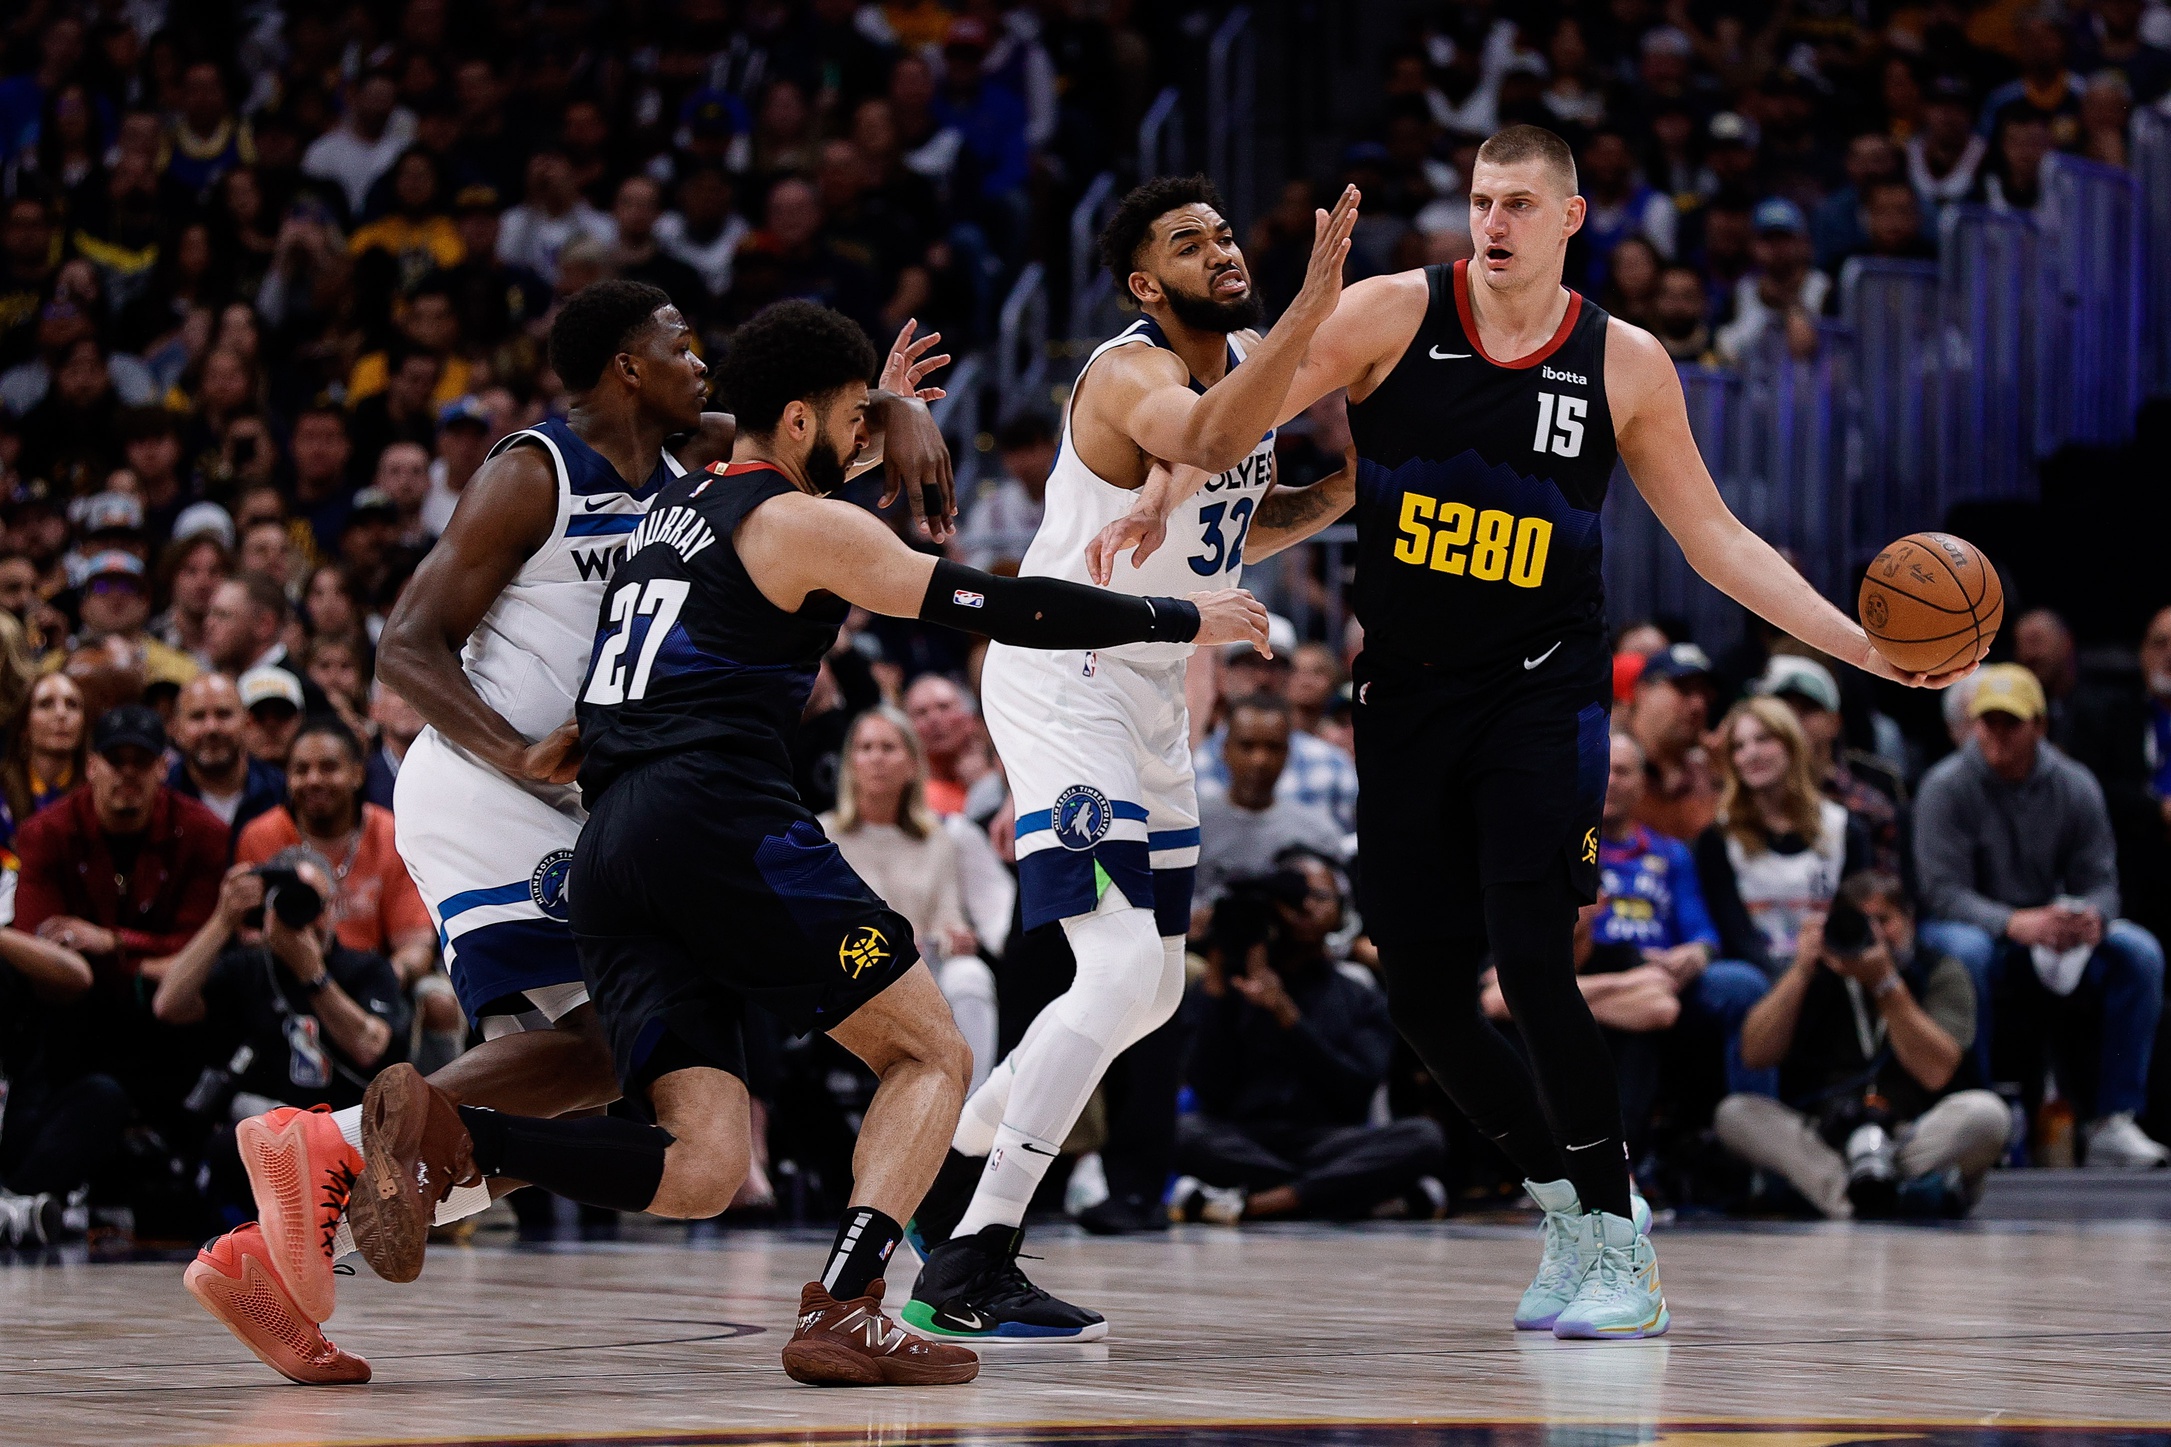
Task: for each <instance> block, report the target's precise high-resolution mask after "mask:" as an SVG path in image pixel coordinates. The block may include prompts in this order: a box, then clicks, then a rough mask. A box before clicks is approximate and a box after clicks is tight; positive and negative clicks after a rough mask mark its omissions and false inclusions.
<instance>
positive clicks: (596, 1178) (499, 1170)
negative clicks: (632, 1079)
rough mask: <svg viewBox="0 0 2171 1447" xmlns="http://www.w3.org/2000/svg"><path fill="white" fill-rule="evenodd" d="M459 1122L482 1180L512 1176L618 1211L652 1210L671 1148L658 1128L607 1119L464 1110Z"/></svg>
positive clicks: (475, 1108)
mask: <svg viewBox="0 0 2171 1447" xmlns="http://www.w3.org/2000/svg"><path fill="white" fill-rule="evenodd" d="M460 1123H461V1124H462V1125H465V1126H466V1127H467V1133H468V1134H469V1135H471V1136H473V1137H474V1138H475V1168H476V1169H477V1170H479V1171H481V1172H482V1173H483V1174H484V1175H485V1176H510V1177H512V1178H513V1179H514V1180H516V1181H526V1182H527V1183H528V1184H529V1185H531V1186H541V1187H542V1188H543V1189H544V1190H546V1191H549V1192H552V1193H553V1194H555V1195H560V1196H563V1197H565V1198H566V1199H567V1200H568V1201H577V1202H579V1203H580V1204H581V1205H583V1206H607V1207H609V1208H610V1209H612V1210H614V1211H645V1210H647V1209H648V1204H649V1202H651V1201H653V1200H655V1199H656V1188H657V1187H658V1186H660V1185H662V1184H663V1156H664V1152H665V1151H666V1150H667V1149H669V1147H670V1145H671V1141H672V1135H671V1133H670V1132H669V1131H667V1130H664V1129H663V1128H661V1127H660V1126H653V1125H643V1124H641V1123H640V1122H639V1121H636V1120H620V1119H619V1118H617V1117H616V1116H608V1115H591V1116H583V1117H581V1118H579V1119H577V1120H537V1119H535V1118H534V1117H532V1116H525V1115H502V1114H500V1113H499V1112H497V1111H494V1110H486V1109H484V1108H482V1107H481V1106H474V1105H463V1106H461V1107H460Z"/></svg>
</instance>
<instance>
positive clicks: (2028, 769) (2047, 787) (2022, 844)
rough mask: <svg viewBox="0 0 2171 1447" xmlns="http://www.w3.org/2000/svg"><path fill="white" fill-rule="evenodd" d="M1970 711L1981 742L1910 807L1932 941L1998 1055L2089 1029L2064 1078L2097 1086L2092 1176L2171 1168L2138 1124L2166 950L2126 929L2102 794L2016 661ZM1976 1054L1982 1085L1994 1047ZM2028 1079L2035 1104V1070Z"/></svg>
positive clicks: (2071, 1084) (1985, 682) (1994, 668)
mask: <svg viewBox="0 0 2171 1447" xmlns="http://www.w3.org/2000/svg"><path fill="white" fill-rule="evenodd" d="M1968 713H1969V716H1970V717H1971V718H1972V719H1973V720H1974V733H1973V737H1972V738H1970V739H1969V741H1968V743H1967V746H1966V747H1965V748H1962V749H1961V750H1960V751H1959V752H1958V753H1956V754H1953V755H1952V756H1951V757H1949V758H1947V759H1945V760H1943V761H1942V762H1940V763H1939V764H1938V765H1937V766H1936V767H1935V768H1933V769H1931V770H1930V772H1929V774H1928V775H1927V776H1925V777H1924V779H1923V781H1922V789H1921V792H1920V793H1919V794H1918V795H1917V797H1916V801H1915V811H1916V830H1915V863H1916V869H1917V870H1918V872H1919V873H1920V875H1921V879H1922V893H1923V903H1924V906H1925V910H1926V912H1927V913H1928V914H1929V915H1930V916H1931V918H1932V920H1933V921H1935V922H1934V923H1933V924H1930V925H1926V926H1925V927H1924V930H1923V935H1924V938H1925V940H1926V941H1927V942H1928V943H1929V944H1930V945H1931V946H1932V947H1933V948H1936V949H1940V950H1943V951H1944V952H1946V953H1948V954H1952V955H1954V956H1957V957H1958V958H1959V960H1960V961H1961V962H1962V963H1963V964H1965V965H1966V966H1967V967H1968V972H1969V974H1970V975H1971V976H1972V977H1973V979H1974V981H1975V986H1976V994H1977V996H1978V998H1980V999H1982V1000H1983V1001H1984V1002H1985V1004H1986V1005H1987V1006H1990V1007H1992V1008H1991V1009H1988V1010H1986V1011H1985V1012H1984V1013H1985V1017H1986V1018H1989V1019H1991V1021H1992V1024H1993V1025H1994V1026H1995V1030H1996V1034H1997V1036H1998V1040H1999V1043H2000V1044H2001V1045H2007V1046H2010V1047H2012V1049H2013V1050H2014V1051H2017V1052H2021V1053H2025V1054H2027V1055H2030V1056H2032V1055H2034V1054H2035V1053H2036V1052H2038V1051H2040V1049H2041V1048H2042V1047H2043V1045H2044V1043H2045V1042H2046V1040H2048V1039H2050V1038H2051V1037H2052V1036H2053V1035H2054V1034H2055V1033H2057V1030H2058V1027H2059V1026H2060V1025H2068V1026H2070V1025H2074V1024H2081V1025H2092V1026H2094V1027H2095V1031H2096V1033H2097V1035H2098V1039H2099V1043H2098V1045H2097V1052H2096V1053H2097V1059H2096V1061H2095V1062H2094V1065H2095V1068H2094V1070H2093V1071H2092V1072H2091V1071H2089V1070H2087V1069H2086V1068H2083V1067H2081V1066H2080V1065H2078V1064H2077V1063H2076V1062H2070V1061H2069V1062H2067V1063H2066V1064H2065V1065H2064V1066H2062V1067H2061V1068H2060V1069H2059V1072H2058V1075H2059V1081H2060V1085H2061V1087H2062V1088H2065V1089H2067V1090H2068V1091H2069V1092H2071V1093H2073V1094H2076V1095H2080V1092H2081V1091H2082V1090H2084V1089H2085V1084H2084V1082H2086V1081H2088V1079H2089V1078H2090V1076H2091V1075H2092V1076H2093V1083H2094V1091H2093V1096H2094V1098H2093V1099H2092V1100H2090V1099H2088V1098H2087V1097H2086V1096H2085V1095H2080V1098H2079V1099H2078V1100H2076V1105H2078V1106H2080V1107H2082V1108H2084V1109H2087V1110H2088V1111H2089V1115H2090V1118H2089V1120H2088V1124H2087V1126H2086V1127H2085V1128H2084V1130H2083V1131H2082V1141H2083V1144H2084V1149H2085V1161H2086V1163H2087V1164H2089V1165H2092V1166H2162V1165H2166V1164H2171V1152H2167V1151H2166V1150H2165V1149H2164V1147H2163V1146H2161V1145H2159V1144H2158V1143H2157V1142H2155V1141H2153V1140H2151V1139H2150V1138H2149V1137H2148V1136H2147V1135H2146V1134H2144V1133H2143V1132H2142V1130H2141V1128H2140V1126H2138V1125H2136V1124H2135V1123H2134V1116H2135V1114H2136V1113H2137V1112H2139V1111H2140V1110H2141V1109H2142V1108H2143V1105H2144V1104H2145V1102H2146V1100H2147V1092H2148V1064H2149V1054H2150V1051H2151V1049H2152V1047H2153V1045H2154V1042H2155V1038H2156V1024H2157V1019H2158V1017H2159V1016H2160V1015H2161V1014H2162V1011H2163V970H2164V961H2163V948H2162V946H2160V945H2159V944H2158V943H2157V942H2156V938H2155V936H2153V935H2151V934H2150V933H2149V932H2148V931H2147V930H2145V929H2142V928H2141V927H2140V926H2139V925H2136V924H2133V923H2131V922H2130V921H2127V920H2123V919H2120V918H2119V917H2118V905H2119V895H2118V860H2117V855H2116V848H2115V845H2114V844H2113V841H2112V836H2111V821H2110V814H2109V811H2108V809H2107V808H2106V807H2105V805H2104V801H2103V789H2102V786H2101V785H2099V784H2098V783H2097V782H2096V781H2095V778H2094V777H2093V776H2092V775H2091V774H2089V772H2088V771H2087V770H2086V769H2084V768H2082V767H2081V766H2080V765H2079V764H2077V763H2075V762H2074V761H2073V760H2072V759H2070V758H2068V757H2067V756H2066V755H2065V754H2064V753H2063V752H2062V751H2060V750H2059V749H2058V747H2057V746H2056V745H2054V744H2052V743H2050V742H2049V741H2048V740H2047V739H2046V738H2045V736H2044V735H2045V732H2046V728H2047V722H2046V717H2045V715H2046V713H2047V709H2046V707H2045V703H2044V699H2043V687H2042V685H2041V684H2039V683H2037V682H2036V680H2035V675H2034V674H2032V673H2030V672H2028V670H2026V669H2025V668H2022V667H2021V666H2020V665H2019V664H2017V663H2002V664H1993V665H1991V666H1990V667H1988V668H1985V669H1983V670H1982V671H1981V672H1980V673H1979V674H1978V675H1977V684H1976V689H1975V697H1974V700H1973V702H1972V703H1970V704H1969V706H1968ZM1977 1057H1978V1059H1979V1060H1980V1061H1981V1063H1982V1064H1983V1066H1984V1067H1985V1073H1986V1074H1988V1070H1989V1067H1990V1065H1991V1063H1992V1055H1991V1052H1990V1050H1989V1048H1988V1043H1987V1042H1985V1043H1983V1044H1979V1045H1978V1046H1977ZM2012 1063H2013V1062H2011V1061H2008V1062H2007V1064H2008V1065H2010V1064H2012ZM2028 1074H2029V1075H2030V1076H2032V1077H2033V1079H2026V1078H2024V1079H2023V1080H2022V1084H2023V1087H2024V1088H2027V1089H2028V1094H2029V1095H2030V1096H2031V1097H2032V1096H2033V1094H2034V1090H2033V1089H2032V1087H2033V1086H2034V1084H2035V1083H2036V1081H2038V1080H2040V1070H2039V1069H2038V1068H2036V1067H2035V1066H2034V1065H2033V1064H2032V1063H2031V1065H2030V1069H2029V1071H2028ZM1992 1078H2004V1077H2003V1075H2002V1072H2001V1075H2000V1076H1993V1077H1992Z"/></svg>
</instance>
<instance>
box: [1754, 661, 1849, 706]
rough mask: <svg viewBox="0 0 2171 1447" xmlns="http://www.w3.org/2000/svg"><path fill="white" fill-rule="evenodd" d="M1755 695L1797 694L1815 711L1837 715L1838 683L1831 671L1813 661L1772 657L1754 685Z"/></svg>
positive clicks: (1774, 696)
mask: <svg viewBox="0 0 2171 1447" xmlns="http://www.w3.org/2000/svg"><path fill="white" fill-rule="evenodd" d="M1755 691H1756V692H1758V693H1761V694H1767V695H1769V696H1771V697H1773V698H1777V697H1778V696H1779V695H1781V694H1783V693H1798V694H1800V695H1801V696H1802V697H1803V698H1806V699H1808V700H1809V701H1810V702H1811V703H1813V704H1815V705H1816V706H1817V707H1818V708H1821V709H1824V710H1825V711H1827V712H1829V713H1838V712H1839V682H1838V680H1836V679H1834V678H1833V677H1832V670H1831V669H1829V668H1826V667H1825V666H1824V665H1823V664H1821V663H1819V662H1817V660H1815V659H1814V658H1803V657H1801V656H1799V655H1797V654H1792V653H1775V654H1773V655H1772V658H1771V662H1769V663H1767V664H1765V665H1764V676H1763V677H1761V678H1759V679H1758V680H1757V681H1756V684H1755Z"/></svg>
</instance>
